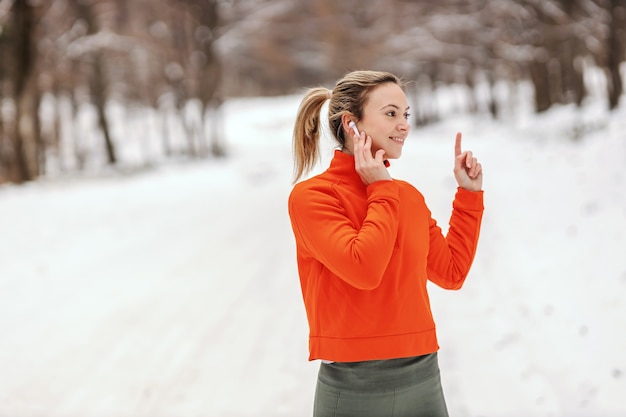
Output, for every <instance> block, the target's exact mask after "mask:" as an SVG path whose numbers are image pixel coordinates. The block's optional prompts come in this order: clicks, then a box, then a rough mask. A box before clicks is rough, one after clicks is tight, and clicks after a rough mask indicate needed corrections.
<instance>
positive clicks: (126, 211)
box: [0, 98, 626, 417]
mask: <svg viewBox="0 0 626 417" xmlns="http://www.w3.org/2000/svg"><path fill="white" fill-rule="evenodd" d="M294 103H295V101H294V99H293V98H285V99H273V100H266V101H255V100H250V101H243V102H240V103H238V104H237V106H239V107H244V108H243V110H245V111H246V114H247V116H246V117H247V121H248V123H247V124H246V126H243V127H242V126H240V125H241V120H239V119H238V118H237V117H235V116H233V117H232V118H229V119H228V120H229V124H228V125H227V131H228V132H229V143H231V144H232V146H233V153H234V156H233V158H232V159H231V160H229V161H221V162H211V163H207V162H203V163H197V164H192V165H190V166H186V167H164V168H161V169H159V170H157V171H154V172H147V173H143V174H137V175H135V176H131V177H124V178H119V177H118V178H116V177H112V178H101V179H89V180H87V179H81V180H74V181H70V180H61V181H57V182H41V183H37V184H31V185H28V186H25V187H4V188H0V233H1V236H2V237H1V238H0V417H32V416H35V417H38V416H45V417H79V416H80V417H125V416H128V417H144V416H145V417H174V416H176V417H178V416H180V417H191V416H216V417H244V416H263V417H264V416H293V417H299V416H303V417H304V416H309V415H310V414H311V402H312V397H313V389H314V384H315V376H316V372H317V366H318V365H317V363H308V362H307V361H306V357H307V345H306V343H307V342H306V336H307V329H306V321H305V316H304V310H303V307H302V302H301V298H300V297H301V296H300V289H299V284H298V280H297V275H296V266H295V255H294V248H293V238H292V235H291V230H290V226H289V221H288V218H287V213H286V199H287V195H288V193H289V190H290V174H291V162H290V148H289V136H290V129H291V120H292V119H291V118H292V115H293V111H294V106H295V104H294ZM259 104H261V105H260V106H259ZM255 109H256V110H255ZM241 110H242V109H241V108H238V109H237V112H235V110H234V109H233V113H235V114H237V113H238V112H239V111H241ZM564 117H565V116H563V115H560V114H555V115H553V116H552V118H551V119H545V120H542V119H539V120H534V121H533V123H532V125H529V126H521V127H520V128H519V129H517V130H516V132H515V134H514V135H512V134H511V132H510V131H509V130H508V129H509V128H508V127H506V126H505V125H503V124H496V123H493V122H490V121H486V120H483V119H471V118H457V119H456V120H454V122H453V124H442V125H438V126H434V127H432V128H429V129H425V130H422V131H420V132H419V133H418V132H416V134H414V135H413V138H414V140H413V142H411V143H407V146H406V151H405V155H404V157H403V159H402V161H398V162H395V163H394V165H393V166H392V168H391V169H392V173H393V175H395V176H397V177H401V178H405V179H408V180H409V181H411V182H413V183H414V184H416V186H418V188H420V189H421V190H422V191H423V193H424V194H425V196H426V198H427V201H428V202H429V205H430V206H431V209H432V211H433V214H434V216H435V217H436V218H437V219H438V220H439V222H440V224H441V225H442V226H443V227H445V225H446V223H447V217H448V215H449V206H450V202H451V198H452V195H453V192H454V183H453V182H452V176H451V174H450V168H451V162H450V154H451V152H452V147H451V141H449V142H450V143H445V142H444V143H442V142H443V141H444V140H445V138H448V137H449V138H450V139H453V135H454V132H456V130H457V129H459V130H462V131H463V132H464V134H465V138H466V141H467V144H468V146H471V147H472V148H473V149H474V150H475V152H476V153H477V154H478V155H479V156H480V157H481V159H482V161H483V163H484V164H485V166H486V175H487V177H486V183H485V187H486V188H487V190H488V194H487V195H486V204H487V212H486V217H485V224H484V229H483V235H482V239H481V244H480V247H479V251H478V257H477V260H476V263H475V265H474V269H473V271H472V273H471V276H470V278H469V279H468V283H467V284H466V286H465V287H464V289H463V290H462V291H460V292H444V291H441V290H439V289H437V288H432V300H433V309H434V313H435V319H436V321H437V323H438V327H439V336H440V343H441V345H442V350H441V353H440V355H441V356H440V361H441V368H442V376H443V380H444V385H445V389H446V395H447V398H448V403H449V408H450V412H451V415H453V416H455V417H463V416H485V417H487V416H493V417H506V416H511V417H517V416H533V417H534V416H554V417H573V416H581V417H582V416H588V417H592V416H593V417H602V416H607V417H610V416H616V417H617V416H623V415H626V401H624V400H623V393H624V392H626V354H625V353H624V352H626V334H625V333H624V329H626V303H625V302H624V300H623V298H624V293H625V292H626V260H625V259H624V256H623V253H624V248H626V196H625V195H624V190H626V176H625V175H624V171H623V169H622V168H620V167H623V166H624V165H626V143H625V141H623V137H620V135H622V133H620V132H623V131H625V130H626V126H625V124H624V122H620V121H619V119H618V118H613V119H611V121H610V122H609V123H608V125H607V127H606V129H605V130H603V131H602V132H600V134H598V135H597V136H598V137H595V136H594V140H596V142H597V143H593V142H591V141H589V142H587V143H584V144H572V143H570V142H568V141H565V140H563V139H561V140H557V141H555V142H550V141H549V140H550V139H552V138H551V137H550V135H554V136H558V135H559V134H560V133H562V132H560V131H559V130H558V126H561V125H562V124H563V123H562V119H563V118H564ZM622 119H624V118H622ZM554 126H556V128H555V127H554ZM246 129H247V130H246ZM550 129H551V130H552V131H550ZM546 130H547V131H548V132H546ZM542 132H543V133H544V134H545V138H544V137H539V138H538V137H537V135H539V136H540V134H541V133H542ZM607 133H608V135H607ZM417 134H419V136H417ZM529 135H531V136H532V135H535V136H533V139H532V140H526V141H524V139H525V138H526V137H527V136H529ZM601 136H608V138H606V137H602V138H601ZM327 155H328V152H326V153H325V157H326V156H327ZM620 164H621V165H620ZM425 172H427V173H428V175H427V176H426V175H424V173H425Z"/></svg>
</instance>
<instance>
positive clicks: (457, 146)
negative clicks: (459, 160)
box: [454, 132, 461, 156]
mask: <svg viewBox="0 0 626 417" xmlns="http://www.w3.org/2000/svg"><path fill="white" fill-rule="evenodd" d="M459 155H461V132H458V133H457V134H456V142H455V144H454V156H459Z"/></svg>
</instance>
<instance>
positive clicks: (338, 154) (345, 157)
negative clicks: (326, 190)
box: [327, 149, 389, 181]
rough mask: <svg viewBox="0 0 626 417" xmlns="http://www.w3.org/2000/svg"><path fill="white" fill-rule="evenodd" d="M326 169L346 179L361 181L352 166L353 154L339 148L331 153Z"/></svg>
mask: <svg viewBox="0 0 626 417" xmlns="http://www.w3.org/2000/svg"><path fill="white" fill-rule="evenodd" d="M386 162H387V161H386ZM386 166H387V167H389V163H388V162H387V163H386ZM327 171H328V173H330V174H333V175H340V176H342V177H345V178H346V179H356V180H359V181H361V177H360V176H359V174H358V173H357V172H356V168H355V167H354V156H352V155H350V154H347V153H345V152H342V151H341V150H339V149H335V154H334V155H333V159H332V160H331V161H330V166H329V167H328V170H327Z"/></svg>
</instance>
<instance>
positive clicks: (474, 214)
mask: <svg viewBox="0 0 626 417" xmlns="http://www.w3.org/2000/svg"><path fill="white" fill-rule="evenodd" d="M452 208H453V209H452V215H451V217H450V227H449V229H448V233H447V235H446V236H445V237H444V236H443V234H442V231H441V228H440V227H439V226H438V225H437V223H436V222H435V220H433V219H432V218H431V219H430V249H429V252H428V279H429V280H430V281H432V282H434V283H435V284H437V285H438V286H440V287H442V288H446V289H453V290H457V289H459V288H461V286H462V285H463V282H464V281H465V278H466V277H467V274H468V273H469V270H470V267H471V266H472V262H473V261H474V255H475V254H476V248H477V245H478V237H479V234H480V224H481V221H482V216H483V210H484V207H483V192H482V191H478V192H473V191H467V190H464V189H462V188H458V189H457V193H456V196H455V198H454V202H453V203H452Z"/></svg>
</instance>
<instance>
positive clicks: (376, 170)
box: [354, 132, 391, 185]
mask: <svg viewBox="0 0 626 417" xmlns="http://www.w3.org/2000/svg"><path fill="white" fill-rule="evenodd" d="M384 161H385V151H384V150H383V149H379V150H377V151H376V155H374V156H372V138H371V137H370V136H366V134H365V132H361V134H360V135H358V136H357V135H354V165H355V168H356V172H357V173H358V174H359V176H360V177H361V180H362V181H363V183H364V184H365V185H370V184H371V183H373V182H376V181H385V180H391V175H390V174H389V171H387V167H386V166H385V162H384Z"/></svg>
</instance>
